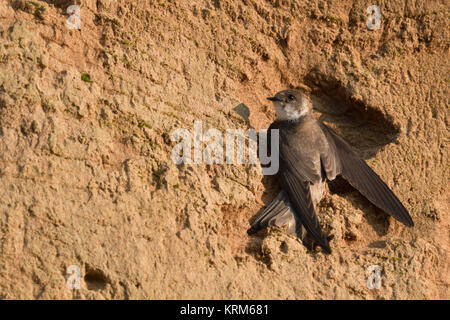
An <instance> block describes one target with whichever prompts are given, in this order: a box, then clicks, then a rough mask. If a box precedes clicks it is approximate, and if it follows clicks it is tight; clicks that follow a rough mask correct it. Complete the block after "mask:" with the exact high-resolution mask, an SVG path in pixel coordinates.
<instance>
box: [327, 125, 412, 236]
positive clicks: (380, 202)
mask: <svg viewBox="0 0 450 320" xmlns="http://www.w3.org/2000/svg"><path fill="white" fill-rule="evenodd" d="M320 125H321V127H322V130H323V131H324V133H325V135H326V137H327V139H328V141H329V142H330V144H334V146H335V148H336V149H335V151H336V153H337V155H338V158H339V163H340V168H339V170H340V174H341V175H342V177H343V178H344V179H346V180H347V181H348V182H349V183H350V184H351V185H352V186H353V187H354V188H356V189H357V190H358V191H359V192H361V194H362V195H363V196H365V197H366V198H367V199H368V200H369V201H370V202H372V203H373V204H374V205H376V206H377V207H378V208H380V209H382V210H383V211H385V212H386V213H388V214H390V215H391V216H393V217H394V218H395V219H397V220H398V221H400V222H402V223H403V224H405V225H406V226H408V227H412V226H414V223H413V220H412V218H411V216H410V215H409V213H408V211H407V210H406V209H405V207H404V206H403V204H402V203H401V202H400V200H399V199H398V198H397V197H396V196H395V194H394V193H393V192H392V191H391V190H390V189H389V187H388V186H387V185H386V184H385V183H384V182H383V180H381V178H380V177H379V176H378V175H377V174H376V173H375V172H374V171H373V170H372V169H371V168H370V167H369V166H368V165H367V164H366V162H365V161H364V160H363V159H361V158H360V157H359V156H358V155H357V154H356V153H355V152H354V151H353V150H352V148H351V147H350V146H349V145H348V143H347V142H345V141H344V140H343V139H342V138H341V137H339V136H338V135H337V134H336V133H335V132H334V131H333V130H332V129H331V128H330V127H328V126H326V125H325V124H323V123H321V124H320Z"/></svg>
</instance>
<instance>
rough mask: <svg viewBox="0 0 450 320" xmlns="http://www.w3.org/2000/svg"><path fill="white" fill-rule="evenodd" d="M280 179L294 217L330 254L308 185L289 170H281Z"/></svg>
mask: <svg viewBox="0 0 450 320" xmlns="http://www.w3.org/2000/svg"><path fill="white" fill-rule="evenodd" d="M280 178H281V183H282V187H283V190H284V191H285V192H286V193H287V195H288V197H289V200H290V202H291V203H292V206H293V207H294V209H295V210H294V212H295V214H296V217H297V218H298V219H299V220H300V221H301V223H302V225H303V226H304V227H305V229H306V231H307V233H308V236H310V237H311V238H312V240H314V241H315V242H316V243H317V244H318V245H319V246H321V247H322V249H323V250H324V251H325V252H326V253H331V249H330V245H329V243H328V239H327V238H326V237H325V235H324V234H323V232H322V228H321V226H320V223H319V220H318V219H317V215H316V211H315V209H314V205H313V202H312V199H311V192H310V189H309V185H310V183H309V182H308V181H306V180H304V179H303V178H302V177H299V176H298V175H296V174H294V173H293V172H292V171H291V170H289V168H285V169H282V170H281V172H280Z"/></svg>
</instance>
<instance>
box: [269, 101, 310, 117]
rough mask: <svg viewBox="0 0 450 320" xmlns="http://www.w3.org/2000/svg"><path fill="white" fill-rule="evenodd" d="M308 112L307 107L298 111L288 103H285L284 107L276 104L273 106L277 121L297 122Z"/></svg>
mask: <svg viewBox="0 0 450 320" xmlns="http://www.w3.org/2000/svg"><path fill="white" fill-rule="evenodd" d="M308 111H309V108H308V107H307V106H305V107H304V108H302V110H298V109H297V108H296V107H295V106H293V105H292V104H290V103H286V104H285V106H284V107H283V106H281V105H280V104H278V103H276V104H275V112H276V114H277V119H278V120H298V119H300V118H301V117H303V116H304V115H305V114H307V113H308Z"/></svg>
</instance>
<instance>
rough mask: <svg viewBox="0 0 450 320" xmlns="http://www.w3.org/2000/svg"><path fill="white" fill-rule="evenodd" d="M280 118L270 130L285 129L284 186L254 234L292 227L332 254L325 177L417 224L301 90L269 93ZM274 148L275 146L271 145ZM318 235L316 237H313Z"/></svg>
mask: <svg viewBox="0 0 450 320" xmlns="http://www.w3.org/2000/svg"><path fill="white" fill-rule="evenodd" d="M267 99H268V100H270V101H272V102H273V103H274V106H275V111H276V116H277V119H276V120H275V122H273V123H272V124H271V125H270V127H269V130H268V138H267V141H268V142H269V143H270V141H271V139H270V136H269V135H270V130H272V129H279V137H280V138H279V152H280V155H279V156H280V169H279V171H278V174H277V176H278V177H279V179H280V181H281V187H282V191H281V192H280V193H279V195H278V196H277V197H276V198H275V199H274V200H273V201H272V202H271V203H270V204H269V205H268V206H267V207H266V208H265V210H263V212H262V213H261V214H260V215H259V216H258V217H257V219H256V220H255V222H254V223H253V224H252V226H251V228H250V229H249V230H248V233H249V234H252V233H255V232H257V231H258V230H260V229H262V228H265V227H267V226H278V227H283V226H287V227H288V233H290V234H293V235H296V236H298V237H300V238H301V239H302V241H303V243H304V244H305V245H306V246H307V247H309V248H312V242H315V243H317V244H318V245H319V246H320V247H322V249H323V250H324V251H325V252H327V253H331V249H330V245H329V243H328V242H329V239H328V238H327V237H326V236H325V234H324V233H323V232H322V228H321V226H320V223H319V220H318V219H317V215H316V211H315V208H314V206H315V205H317V203H318V202H319V201H320V200H321V199H322V197H323V194H324V191H325V182H326V181H327V180H330V181H331V180H334V179H335V178H336V177H337V176H342V177H343V178H344V179H345V180H347V181H348V182H349V183H350V184H351V185H352V186H353V187H354V188H356V189H357V190H358V191H359V192H360V193H361V194H362V195H364V196H365V197H366V198H367V199H368V200H369V201H370V202H372V203H373V204H374V205H375V206H377V207H378V208H380V209H382V210H383V211H385V212H386V213H388V214H390V215H391V216H393V217H394V218H395V219H397V220H398V221H400V222H402V223H403V224H405V225H406V226H408V227H412V226H413V225H414V223H413V221H412V219H411V216H410V215H409V213H408V211H407V210H406V209H405V207H404V206H403V205H402V203H401V202H400V200H399V199H398V198H397V197H396V196H395V195H394V193H393V192H392V191H391V190H390V189H389V187H388V186H387V185H386V184H385V183H384V182H383V181H382V180H381V179H380V177H379V176H378V175H377V174H376V173H375V172H374V171H373V170H372V169H371V168H370V167H369V166H368V165H367V164H366V162H365V161H364V160H363V159H361V158H360V157H359V156H358V155H357V154H356V153H355V152H354V151H353V150H352V148H351V147H350V145H349V144H348V143H347V142H345V141H344V139H342V138H341V137H340V136H338V135H337V134H336V133H335V132H334V131H333V130H332V129H331V128H329V127H328V126H326V125H325V124H323V123H321V122H320V121H318V120H316V119H315V118H314V117H313V116H312V115H311V107H312V106H311V103H310V101H309V100H308V98H307V97H306V96H305V95H304V94H303V93H302V92H300V91H298V90H285V91H280V92H278V93H277V94H276V95H275V96H274V97H270V98H267ZM268 150H271V148H270V146H269V147H268ZM311 240H312V241H311Z"/></svg>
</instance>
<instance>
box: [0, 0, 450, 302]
mask: <svg viewBox="0 0 450 320" xmlns="http://www.w3.org/2000/svg"><path fill="white" fill-rule="evenodd" d="M73 3H74V2H72V1H64V0H61V1H38V0H34V1H28V0H24V1H9V2H8V1H4V0H1V1H0V298H8V299H12V298H25V299H34V298H65V299H71V298H82V299H102V298H106V299H110V298H114V299H123V298H131V299H136V298H150V299H152V298H163V299H164V298H200V299H202V298H226V299H228V298H237V299H240V298H245V299H246V298H276V299H277V298H282V299H285V298H289V299H304V298H306V299H313V298H325V299H331V298H365V299H377V298H381V299H390V298H395V299H406V298H420V299H421V298H449V297H450V296H449V292H448V285H449V279H448V276H449V272H448V248H449V246H448V245H449V243H448V239H449V233H448V227H449V226H448V222H449V220H448V212H449V209H448V201H449V200H448V193H449V189H448V186H447V184H448V180H449V176H450V174H449V163H448V155H449V145H448V141H449V132H448V122H449V107H448V105H449V101H448V98H449V92H448V88H449V74H450V70H449V32H448V25H449V7H448V3H446V1H378V2H377V3H378V4H379V6H380V8H381V11H382V19H381V30H375V31H370V30H368V29H367V27H366V19H367V13H366V8H367V7H368V6H369V5H371V4H373V3H372V1H331V0H328V1H314V0H311V1H290V0H267V1H264V0H245V1H231V0H215V1H163V0H159V1H112V0H97V1H91V0H89V1H81V3H80V2H79V1H78V2H76V1H75V4H77V3H78V4H80V6H81V30H69V29H68V28H67V25H66V20H67V18H68V16H69V15H68V14H67V13H66V9H67V7H68V6H69V5H71V4H73ZM291 87H299V88H302V89H303V90H306V91H308V92H309V93H310V94H311V97H312V101H313V102H314V107H315V115H316V116H317V117H319V118H321V119H322V120H323V121H325V122H326V123H328V124H329V125H331V126H332V127H334V128H335V129H336V130H338V131H339V132H340V133H341V134H342V135H343V136H344V137H345V138H346V139H347V140H348V141H349V142H350V143H351V144H352V145H353V146H354V147H355V149H356V150H358V152H359V153H360V154H361V155H363V156H364V157H365V158H366V159H367V160H368V163H369V164H370V165H371V166H372V167H373V168H374V169H375V170H376V171H377V172H378V173H379V174H380V176H381V177H382V178H383V179H384V180H385V181H386V183H387V184H388V185H389V186H390V187H391V188H392V189H393V190H394V191H395V193H396V194H397V195H398V197H399V198H400V199H401V200H402V202H403V203H404V204H405V206H406V208H407V209H408V210H409V211H410V212H411V215H412V217H413V219H414V221H415V223H416V226H415V227H414V228H413V229H408V228H405V227H404V226H403V225H401V224H400V223H398V222H396V221H394V220H393V219H391V218H388V217H386V216H385V215H384V214H383V213H382V212H380V211H379V210H376V209H375V208H374V207H373V206H372V205H371V204H370V203H369V202H368V201H367V200H365V199H364V198H363V197H362V196H361V195H359V194H358V193H357V192H355V191H354V190H351V189H350V190H349V189H348V188H346V186H345V185H340V184H337V185H335V186H332V187H331V188H330V189H331V190H330V191H329V192H328V195H327V196H326V198H325V199H324V200H323V201H322V202H321V204H320V219H321V221H322V224H323V226H324V229H325V230H326V231H327V232H329V233H330V234H332V235H334V240H333V241H332V242H331V246H332V249H333V253H332V254H331V255H323V254H322V253H321V252H320V250H318V251H317V252H315V253H308V252H306V250H305V248H304V247H303V246H302V245H301V244H300V242H299V241H298V240H296V239H294V238H291V237H289V236H287V235H286V234H285V233H284V232H283V231H280V230H269V231H267V232H262V233H260V234H257V235H255V236H251V237H249V236H248V235H247V234H246V230H247V228H248V226H249V221H251V219H252V218H253V217H254V216H255V215H256V214H257V213H258V212H259V210H261V208H263V206H264V205H265V204H267V203H268V202H270V200H271V199H272V198H273V197H274V195H275V194H276V192H277V190H278V186H277V185H276V183H275V181H274V179H273V178H272V177H263V176H262V175H261V174H260V172H259V168H258V167H257V166H252V165H241V166H233V165H205V164H202V165H194V164H191V165H183V166H178V167H177V166H176V165H175V164H173V162H172V161H171V158H170V153H171V150H172V148H173V146H174V143H173V142H172V141H171V140H170V134H171V133H172V132H173V130H175V129H177V128H186V129H189V130H192V128H193V122H194V121H195V120H201V121H202V123H203V127H204V129H207V128H211V127H214V128H218V129H220V130H225V129H229V128H230V129H233V128H242V129H247V128H249V127H253V128H256V129H263V128H267V127H268V125H269V124H270V122H271V121H272V120H273V119H274V112H273V110H272V108H271V105H270V104H269V103H268V101H266V99H265V97H267V96H270V95H273V94H274V93H275V92H276V91H278V90H281V89H285V88H291ZM240 104H244V105H245V106H247V107H248V109H249V110H250V117H249V122H246V121H244V120H243V119H242V118H241V116H240V115H239V114H238V113H236V112H235V111H234V108H235V107H236V106H238V105H240ZM70 265H76V266H79V268H80V270H81V273H82V278H81V289H80V290H73V291H71V290H69V289H68V288H67V286H66V281H67V278H68V275H67V274H66V270H67V268H68V267H69V266H70ZM370 265H378V266H379V267H380V269H381V271H382V273H381V281H382V282H381V284H382V286H381V288H380V290H370V289H368V288H367V286H366V278H367V275H366V268H367V267H368V266H370Z"/></svg>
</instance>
